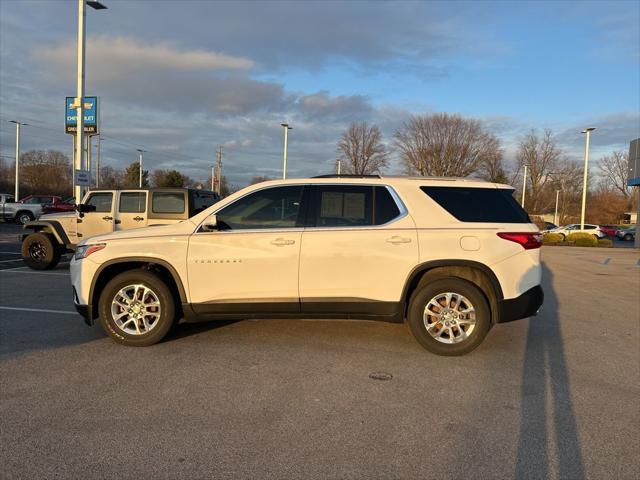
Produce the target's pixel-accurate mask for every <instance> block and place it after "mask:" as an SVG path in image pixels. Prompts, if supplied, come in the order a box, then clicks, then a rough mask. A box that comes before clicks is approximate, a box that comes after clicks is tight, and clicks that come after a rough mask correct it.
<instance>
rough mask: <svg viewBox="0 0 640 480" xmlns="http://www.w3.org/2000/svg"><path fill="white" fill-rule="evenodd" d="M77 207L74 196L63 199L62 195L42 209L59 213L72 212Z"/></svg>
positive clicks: (45, 211)
mask: <svg viewBox="0 0 640 480" xmlns="http://www.w3.org/2000/svg"><path fill="white" fill-rule="evenodd" d="M75 208H76V200H75V198H73V197H67V198H65V199H62V198H61V197H55V199H54V201H53V203H48V204H45V205H43V206H42V211H43V212H44V213H45V214H48V213H57V212H71V211H73V210H75Z"/></svg>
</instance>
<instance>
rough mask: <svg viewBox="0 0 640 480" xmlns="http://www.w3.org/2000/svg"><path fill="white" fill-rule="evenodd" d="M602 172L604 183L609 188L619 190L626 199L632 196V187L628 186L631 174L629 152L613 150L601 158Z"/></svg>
mask: <svg viewBox="0 0 640 480" xmlns="http://www.w3.org/2000/svg"><path fill="white" fill-rule="evenodd" d="M600 173H601V174H602V184H603V187H605V188H606V189H608V190H617V191H619V192H620V193H622V195H624V198H625V199H628V198H629V197H630V196H631V189H630V188H629V187H627V178H628V176H629V153H627V152H613V153H612V154H611V155H605V156H604V157H602V158H601V159H600Z"/></svg>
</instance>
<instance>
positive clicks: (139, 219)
mask: <svg viewBox="0 0 640 480" xmlns="http://www.w3.org/2000/svg"><path fill="white" fill-rule="evenodd" d="M133 219H134V220H135V221H136V222H141V221H142V220H144V218H142V217H141V216H140V215H138V216H137V217H133Z"/></svg>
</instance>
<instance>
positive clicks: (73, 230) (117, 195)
mask: <svg viewBox="0 0 640 480" xmlns="http://www.w3.org/2000/svg"><path fill="white" fill-rule="evenodd" d="M218 200H219V196H218V194H217V193H214V192H211V191H209V190H198V189H187V188H151V189H127V190H92V191H89V192H88V193H87V194H86V195H85V197H84V199H83V201H82V203H81V204H80V205H78V206H77V207H76V211H73V212H60V213H52V214H48V215H43V216H41V217H40V219H39V220H38V221H35V222H27V223H26V224H25V226H24V228H25V229H28V230H32V233H30V234H25V235H23V238H22V258H23V260H24V262H25V263H26V264H27V266H29V267H31V268H33V269H35V270H48V269H51V268H53V267H55V266H56V265H57V264H58V262H59V261H60V257H61V255H62V254H64V253H67V252H73V251H75V247H76V245H77V244H78V243H79V242H81V241H83V240H86V239H87V238H90V237H93V236H94V235H101V234H105V233H111V232H117V231H120V230H128V229H132V228H141V227H147V226H152V225H168V224H171V223H177V222H180V221H182V220H186V219H187V218H189V217H191V216H193V215H196V214H198V213H199V212H201V211H203V210H204V209H206V208H208V207H210V206H211V205H213V204H214V203H215V202H217V201H218Z"/></svg>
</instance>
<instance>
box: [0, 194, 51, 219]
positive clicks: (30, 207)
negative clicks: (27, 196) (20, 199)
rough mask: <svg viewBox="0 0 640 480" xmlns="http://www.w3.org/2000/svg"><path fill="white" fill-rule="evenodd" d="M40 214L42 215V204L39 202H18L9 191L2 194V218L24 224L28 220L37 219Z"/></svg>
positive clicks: (0, 205) (0, 203)
mask: <svg viewBox="0 0 640 480" xmlns="http://www.w3.org/2000/svg"><path fill="white" fill-rule="evenodd" d="M40 215H42V206H41V205H40V204H39V203H36V204H25V203H16V201H15V198H14V196H13V195H11V194H9V193H2V194H0V219H2V220H4V221H5V222H16V223H18V224H22V225H24V224H25V223H27V222H30V221H32V220H36V219H37V218H39V217H40Z"/></svg>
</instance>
